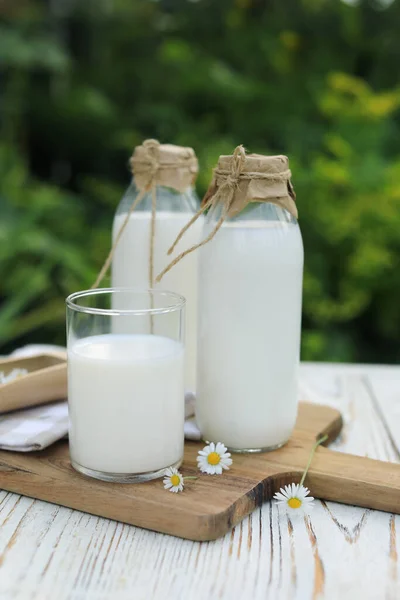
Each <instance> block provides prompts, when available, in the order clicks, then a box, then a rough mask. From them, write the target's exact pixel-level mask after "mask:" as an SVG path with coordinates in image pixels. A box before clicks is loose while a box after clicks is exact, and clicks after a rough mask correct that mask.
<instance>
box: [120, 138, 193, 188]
mask: <svg viewBox="0 0 400 600" xmlns="http://www.w3.org/2000/svg"><path fill="white" fill-rule="evenodd" d="M130 165H131V169H132V173H133V176H134V178H135V184H136V186H137V188H138V189H139V190H140V191H141V190H146V189H149V188H150V187H151V186H152V185H163V186H166V187H171V188H173V189H175V190H176V191H178V192H181V193H182V192H184V191H185V190H186V189H187V188H188V187H189V186H191V185H193V184H194V182H195V181H196V177H197V174H198V172H199V166H198V161H197V158H196V154H195V152H194V150H193V148H185V147H184V146H174V145H173V144H160V142H158V141H157V140H145V141H144V142H143V144H141V145H140V146H136V148H135V150H134V152H133V155H132V157H131V159H130Z"/></svg>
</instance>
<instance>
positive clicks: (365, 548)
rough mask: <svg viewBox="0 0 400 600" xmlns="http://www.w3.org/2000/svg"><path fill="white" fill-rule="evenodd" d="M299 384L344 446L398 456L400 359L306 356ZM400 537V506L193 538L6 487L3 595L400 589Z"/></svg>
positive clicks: (345, 595) (262, 521) (307, 597)
mask: <svg viewBox="0 0 400 600" xmlns="http://www.w3.org/2000/svg"><path fill="white" fill-rule="evenodd" d="M301 395H302V398H303V399H307V400H309V401H313V402H318V403H324V404H326V405H328V406H331V407H333V408H336V409H339V410H340V411H341V412H342V414H343V415H344V420H345V425H344V429H343V432H342V434H341V436H340V437H339V438H338V440H337V441H336V442H334V443H333V445H332V446H331V448H332V447H333V448H334V449H335V451H339V452H347V453H351V454H357V455H359V456H368V457H370V458H373V459H380V460H385V461H391V462H399V459H398V452H399V449H398V446H396V444H395V445H393V443H392V441H391V439H390V438H392V439H394V440H395V439H396V435H399V429H398V426H397V425H396V419H397V422H398V416H399V410H400V368H394V367H391V368H388V367H379V366H374V367H370V366H365V367H355V366H354V367H351V366H346V365H337V366H333V365H309V364H306V365H302V368H301ZM388 433H390V436H389V435H388ZM311 491H312V492H313V490H311ZM170 496H173V495H172V494H170ZM110 501H111V499H110ZM399 548H400V517H399V516H397V515H392V514H390V513H384V512H379V511H373V510H368V509H363V508H357V507H352V506H345V505H343V504H336V503H334V502H320V501H317V502H316V506H315V508H314V510H313V511H312V512H311V514H310V517H307V518H306V519H303V518H291V519H288V517H287V516H286V514H285V512H284V511H282V510H281V509H279V508H278V507H277V505H276V504H275V503H274V502H268V501H267V502H265V503H264V504H263V505H262V506H260V507H259V508H257V509H256V510H255V511H254V512H253V513H252V514H251V515H249V517H247V518H245V519H244V520H243V521H241V523H239V524H238V525H237V526H236V527H235V528H234V529H233V530H232V531H230V532H229V533H228V534H227V535H225V536H224V537H223V538H220V539H218V540H216V541H214V542H192V541H188V540H182V539H178V538H175V537H171V536H168V535H163V534H156V533H153V532H152V531H146V530H144V529H139V528H136V527H132V526H129V525H124V524H122V523H116V522H114V521H109V520H108V519H102V518H98V517H95V516H91V515H88V514H84V513H81V512H78V511H74V510H71V509H67V508H63V507H59V506H54V505H51V504H48V503H45V502H41V501H39V500H32V499H30V498H24V497H20V496H18V495H16V494H12V493H7V492H1V491H0V598H1V600H54V599H55V598H56V599H57V600H109V599H110V600H114V599H115V600H132V598H134V599H135V600H164V599H165V598H166V597H173V598H175V599H177V600H180V599H182V600H183V599H185V600H204V599H206V598H207V599H210V600H214V599H222V600H232V599H233V600H248V599H254V600H264V599H271V600H314V599H317V598H327V599H328V600H331V599H332V600H336V599H340V600H354V599H355V598H363V600H380V599H385V600H397V599H398V598H399V597H400V585H399V582H400V568H399V562H398V552H399Z"/></svg>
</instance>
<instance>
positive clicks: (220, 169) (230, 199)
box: [156, 145, 298, 281]
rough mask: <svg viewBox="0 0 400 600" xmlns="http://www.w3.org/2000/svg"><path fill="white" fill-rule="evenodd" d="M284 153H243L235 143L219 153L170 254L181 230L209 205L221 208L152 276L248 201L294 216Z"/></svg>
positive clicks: (172, 264)
mask: <svg viewBox="0 0 400 600" xmlns="http://www.w3.org/2000/svg"><path fill="white" fill-rule="evenodd" d="M290 178H291V171H290V169H289V160H288V158H287V156H262V155H260V154H246V152H245V150H244V148H243V146H241V145H240V146H237V148H235V151H234V153H233V154H232V155H229V156H220V157H219V160H218V164H217V167H216V169H215V170H214V176H213V179H212V181H211V184H210V187H209V188H208V191H207V193H206V195H205V197H204V199H203V202H202V205H201V208H200V210H199V211H198V212H197V213H196V214H195V215H194V216H193V218H192V219H191V220H190V221H189V222H188V223H187V224H186V225H185V227H184V228H183V229H182V230H181V232H180V233H179V235H178V237H177V238H176V240H175V242H174V243H173V245H172V246H171V248H170V249H169V250H168V254H171V253H172V252H173V251H174V249H175V247H176V245H177V243H178V242H179V241H180V239H181V238H182V236H183V234H184V233H185V231H187V230H188V229H189V227H190V226H191V225H192V224H193V223H194V222H195V221H196V220H197V219H198V218H199V216H200V215H201V214H202V213H203V212H205V211H206V210H207V209H209V208H213V207H215V206H216V205H217V204H222V211H221V216H220V218H219V220H218V221H217V223H216V225H215V227H214V229H213V230H212V231H211V233H210V234H209V235H208V236H207V237H206V238H205V239H204V240H203V241H202V242H200V243H199V244H196V245H195V246H192V247H191V248H188V249H187V250H185V251H184V252H182V253H181V254H179V255H178V256H177V257H176V258H175V259H174V260H173V261H172V262H171V263H170V264H169V265H168V266H167V267H166V268H165V269H164V270H163V271H162V272H161V273H160V274H159V275H158V276H157V278H156V281H160V280H161V279H162V277H163V276H164V275H165V274H166V273H167V272H168V271H169V270H170V269H172V267H173V266H174V265H176V264H177V263H178V262H179V261H180V260H182V258H184V257H185V256H186V255H187V254H189V253H190V252H193V251H194V250H196V249H197V248H200V247H201V246H204V244H207V243H208V242H209V241H211V240H212V239H213V237H214V236H215V235H216V233H217V232H218V230H219V229H220V228H221V226H222V224H223V222H224V221H225V219H226V218H229V217H234V216H235V215H237V214H239V213H240V212H241V211H242V210H243V209H244V208H246V206H247V205H248V204H249V203H250V202H272V203H273V204H276V205H277V206H280V207H281V208H284V209H286V210H287V211H288V212H289V213H290V214H291V215H293V217H295V218H296V219H297V216H298V215H297V208H296V203H295V199H296V195H295V192H294V189H293V186H292V183H291V180H290Z"/></svg>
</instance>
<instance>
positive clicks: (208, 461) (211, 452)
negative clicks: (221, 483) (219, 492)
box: [197, 442, 232, 475]
mask: <svg viewBox="0 0 400 600" xmlns="http://www.w3.org/2000/svg"><path fill="white" fill-rule="evenodd" d="M231 464H232V459H231V455H230V452H227V447H226V446H224V444H222V443H221V442H218V443H217V444H214V442H211V444H208V446H204V448H203V450H199V454H198V456H197V466H198V467H199V469H200V471H202V472H203V473H207V474H208V475H221V474H222V470H223V469H226V470H229V467H230V466H231Z"/></svg>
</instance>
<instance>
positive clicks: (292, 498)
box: [274, 483, 314, 514]
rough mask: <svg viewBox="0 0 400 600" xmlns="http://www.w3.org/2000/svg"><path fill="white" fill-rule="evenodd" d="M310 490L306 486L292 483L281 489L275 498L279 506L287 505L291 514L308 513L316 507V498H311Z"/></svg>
mask: <svg viewBox="0 0 400 600" xmlns="http://www.w3.org/2000/svg"><path fill="white" fill-rule="evenodd" d="M309 493H310V490H309V489H308V488H306V487H304V485H301V484H300V485H299V484H295V483H292V484H291V485H286V486H285V488H281V489H280V490H279V492H277V493H276V494H275V496H274V499H275V500H276V501H277V503H278V504H281V505H285V508H286V510H287V511H288V512H289V513H292V514H293V513H302V514H304V513H306V512H307V510H309V509H311V508H313V507H314V504H313V502H314V498H313V497H312V496H309V495H308V494H309Z"/></svg>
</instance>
